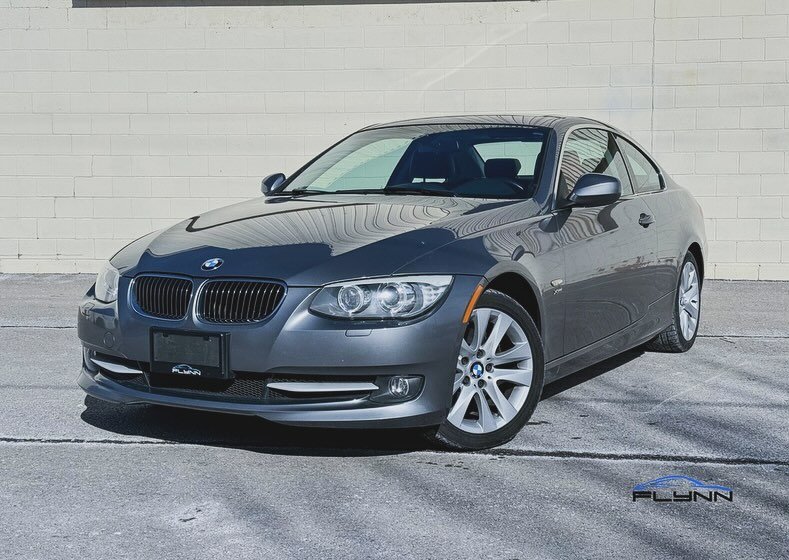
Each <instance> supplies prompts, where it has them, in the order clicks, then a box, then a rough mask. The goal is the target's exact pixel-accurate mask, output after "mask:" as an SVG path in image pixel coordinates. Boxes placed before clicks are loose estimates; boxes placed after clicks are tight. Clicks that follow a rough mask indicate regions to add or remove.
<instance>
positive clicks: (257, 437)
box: [81, 396, 430, 457]
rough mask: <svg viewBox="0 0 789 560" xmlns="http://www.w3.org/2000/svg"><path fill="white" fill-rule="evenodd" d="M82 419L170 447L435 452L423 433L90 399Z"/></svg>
mask: <svg viewBox="0 0 789 560" xmlns="http://www.w3.org/2000/svg"><path fill="white" fill-rule="evenodd" d="M81 418H82V420H83V421H84V422H85V423H87V424H90V425H91V426H94V427H96V428H99V429H101V430H105V431H107V432H112V433H115V434H118V435H124V436H138V437H144V438H151V439H153V440H162V441H164V442H168V443H182V444H189V445H205V446H212V447H232V448H237V449H246V450H249V451H255V452H260V453H272V454H278V455H308V456H321V457H333V456H343V457H363V456H378V455H396V454H401V453H408V452H411V451H420V450H426V449H430V446H429V442H428V441H427V440H426V439H424V438H422V437H421V434H420V432H419V431H418V430H402V429H401V430H370V429H363V430H362V429H328V428H300V427H293V426H285V425H283V424H276V423H274V422H269V421H267V420H264V419H262V418H258V417H256V416H241V415H236V414H222V413H214V412H204V411H199V410H189V409H184V408H171V407H166V406H156V405H132V406H126V405H120V404H115V403H110V402H106V401H102V400H99V399H96V398H94V397H91V396H86V397H85V410H84V411H83V412H82V415H81Z"/></svg>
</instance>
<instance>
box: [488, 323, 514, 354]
mask: <svg viewBox="0 0 789 560" xmlns="http://www.w3.org/2000/svg"><path fill="white" fill-rule="evenodd" d="M511 325H512V319H510V317H509V316H507V315H504V314H503V313H500V314H499V315H498V316H497V317H496V323H495V324H494V325H493V330H491V331H490V336H488V339H487V340H486V341H485V343H484V344H483V345H482V348H483V350H485V352H486V353H488V354H490V355H494V354H495V352H496V348H498V347H499V345H500V344H501V341H502V340H503V339H504V336H505V335H506V334H507V331H508V330H509V328H510V326H511Z"/></svg>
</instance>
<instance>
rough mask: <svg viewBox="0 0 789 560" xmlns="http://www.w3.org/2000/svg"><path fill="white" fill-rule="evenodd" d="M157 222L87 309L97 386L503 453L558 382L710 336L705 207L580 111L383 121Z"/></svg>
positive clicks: (87, 380) (118, 259) (101, 278)
mask: <svg viewBox="0 0 789 560" xmlns="http://www.w3.org/2000/svg"><path fill="white" fill-rule="evenodd" d="M263 191H264V194H265V196H263V197H260V198H258V199H255V200H249V201H247V202H243V203H240V204H235V205H233V206H229V207H226V208H221V209H218V210H213V211H210V212H206V213H204V214H201V215H199V216H193V217H191V218H189V219H187V220H184V221H183V222H181V223H179V224H176V225H174V226H173V227H171V228H169V229H165V230H163V231H158V232H154V233H151V234H149V235H146V236H145V237H142V238H140V239H138V240H137V241H134V242H133V243H131V244H130V245H128V246H126V247H125V248H124V249H122V250H121V251H120V252H118V253H117V254H116V255H115V256H114V257H112V259H110V260H109V261H108V262H107V263H106V264H105V265H104V267H103V269H102V270H101V272H100V273H99V275H98V278H97V280H96V284H95V286H94V287H92V288H91V290H90V291H89V292H88V293H87V294H86V296H85V299H84V300H83V302H82V303H81V305H80V308H79V338H80V339H81V341H82V345H83V366H82V372H81V374H80V377H79V384H80V386H81V387H82V388H83V389H84V390H85V391H86V392H87V393H88V394H89V395H92V396H94V397H97V398H99V399H104V400H108V401H112V402H117V403H124V404H137V403H154V404H160V405H168V406H175V407H184V408H192V409H200V410H209V411H220V412H229V413H236V414H247V415H256V416H260V417H262V418H266V419H268V420H272V421H274V422H280V423H283V424H292V425H303V426H330V427H376V428H377V427H390V428H397V427H419V428H423V429H424V430H425V431H426V433H427V434H428V435H429V436H430V437H432V438H433V440H434V441H436V442H438V443H440V444H442V445H444V446H448V447H451V448H456V449H480V448H486V447H492V446H495V445H499V444H502V443H504V442H506V441H508V440H510V439H511V438H512V437H514V436H515V434H516V433H517V432H518V431H519V430H520V429H521V428H522V427H523V426H524V424H525V423H526V421H527V420H528V418H529V417H530V416H531V414H532V412H533V411H534V408H535V406H536V405H537V402H538V400H539V398H540V393H541V391H542V388H543V386H544V385H545V384H546V383H550V382H552V381H555V380H556V379H559V378H561V377H563V376H566V375H569V374H572V373H573V372H576V371H578V370H580V369H582V368H584V367H587V366H589V365H591V364H594V363H595V362H599V361H601V360H603V359H605V358H609V357H611V356H613V355H615V354H617V353H620V352H623V351H625V350H627V349H630V348H633V347H635V346H638V345H641V344H646V345H647V347H648V348H650V349H655V350H661V351H668V352H684V351H686V350H688V349H689V348H690V347H691V346H692V345H693V342H694V340H695V338H696V332H697V329H698V324H699V313H700V309H701V286H702V279H703V277H704V260H705V259H704V256H705V237H704V227H703V223H702V214H701V210H700V207H699V205H698V204H697V203H696V201H695V200H694V199H693V197H692V196H691V195H690V194H689V193H688V192H687V191H686V190H684V189H683V188H681V187H680V186H678V185H677V184H675V183H674V182H673V181H672V180H671V178H670V177H669V176H668V175H667V174H666V172H665V171H663V170H662V169H661V168H660V166H659V165H658V164H657V163H656V162H655V161H654V159H652V158H651V157H650V156H649V155H648V154H647V153H646V151H645V150H644V149H643V148H641V147H640V146H639V145H638V144H637V143H636V142H635V141H633V140H632V139H631V138H629V137H628V136H627V135H626V134H623V133H622V132H620V131H618V130H616V129H614V128H613V127H610V126H608V125H606V124H603V123H600V122H597V121H593V120H589V119H582V118H568V117H553V116H541V117H525V116H504V115H502V116H462V117H444V118H430V119H417V120H409V121H402V122H396V123H391V124H380V125H374V126H370V127H367V128H365V129H363V130H361V131H359V132H356V133H354V134H352V135H350V136H348V137H347V138H345V139H344V140H342V141H340V142H339V143H337V144H335V145H334V146H332V147H331V148H329V149H328V150H326V151H325V152H323V153H322V154H320V155H319V156H317V157H316V158H314V159H313V160H312V161H310V162H309V163H307V164H306V165H305V166H304V167H302V168H301V169H299V170H298V171H297V172H296V173H294V174H293V175H292V176H291V177H288V178H286V177H285V176H284V175H282V174H279V173H278V174H275V175H271V176H269V177H268V178H266V179H265V180H264V181H263Z"/></svg>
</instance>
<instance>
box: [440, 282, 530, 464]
mask: <svg viewBox="0 0 789 560" xmlns="http://www.w3.org/2000/svg"><path fill="white" fill-rule="evenodd" d="M542 385H543V350H542V340H541V339H540V334H539V331H538V330H537V327H536V325H535V324H534V321H533V320H532V318H531V317H530V316H529V314H528V313H527V312H526V310H525V309H523V307H521V306H520V305H519V304H518V303H517V302H516V301H515V300H514V299H512V298H511V297H509V296H507V295H505V294H503V293H501V292H497V291H495V290H489V291H487V292H485V293H484V294H482V296H481V297H480V299H479V301H478V303H477V307H476V308H475V309H474V311H473V312H472V315H471V320H470V321H469V324H468V326H467V328H466V331H465V333H464V336H463V340H462V341H461V345H460V350H459V352H458V361H457V366H456V368H455V378H454V384H453V387H452V406H451V407H450V410H449V414H448V415H447V419H446V420H445V421H444V422H443V423H442V424H441V426H439V427H438V428H437V429H433V430H431V431H430V432H428V436H429V437H430V439H432V440H433V441H434V442H436V443H438V444H440V445H441V446H443V447H447V448H451V449H462V450H470V449H486V448H488V447H495V446H497V445H501V444H503V443H506V442H507V441H509V440H511V439H512V438H513V437H515V435H516V434H517V433H518V432H519V431H520V429H521V428H522V427H523V426H524V424H526V422H527V421H528V419H529V417H530V416H531V414H532V412H533V411H534V408H535V407H536V406H537V402H538V401H539V398H540V393H541V392H542Z"/></svg>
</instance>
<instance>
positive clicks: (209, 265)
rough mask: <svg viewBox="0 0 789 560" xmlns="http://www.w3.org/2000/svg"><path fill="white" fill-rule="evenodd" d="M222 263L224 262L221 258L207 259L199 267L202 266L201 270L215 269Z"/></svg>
mask: <svg viewBox="0 0 789 560" xmlns="http://www.w3.org/2000/svg"><path fill="white" fill-rule="evenodd" d="M223 264H225V261H223V260H222V259H219V258H216V259H208V260H207V261H205V262H204V263H203V264H202V265H201V266H200V268H202V269H203V270H216V269H217V268H219V267H220V266H222V265H223Z"/></svg>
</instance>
